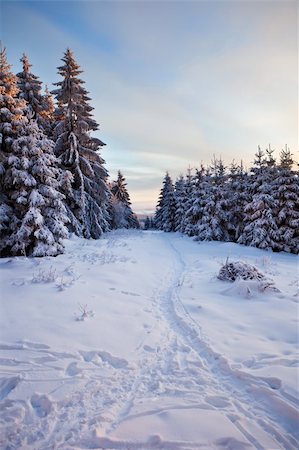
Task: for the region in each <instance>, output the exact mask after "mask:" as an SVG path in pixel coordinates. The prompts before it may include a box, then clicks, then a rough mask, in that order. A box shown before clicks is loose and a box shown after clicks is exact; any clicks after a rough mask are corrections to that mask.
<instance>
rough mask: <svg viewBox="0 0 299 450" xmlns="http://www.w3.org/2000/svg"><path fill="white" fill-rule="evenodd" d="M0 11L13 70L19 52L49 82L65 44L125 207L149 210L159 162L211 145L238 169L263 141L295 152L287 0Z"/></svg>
mask: <svg viewBox="0 0 299 450" xmlns="http://www.w3.org/2000/svg"><path fill="white" fill-rule="evenodd" d="M57 8H59V14H57ZM1 10H2V17H3V18H4V17H5V21H4V20H3V24H2V40H3V44H4V46H5V47H6V49H7V56H8V62H9V63H10V64H12V70H13V72H14V73H17V72H19V71H20V70H21V63H20V61H19V60H20V58H21V56H22V54H23V53H26V54H27V55H28V57H29V60H30V62H31V64H32V72H33V73H34V74H35V75H37V76H38V77H39V78H40V80H41V81H42V82H43V83H44V85H46V84H47V85H48V87H49V90H50V91H51V90H52V89H53V88H54V87H53V83H55V82H57V81H59V79H60V77H59V75H58V74H57V66H59V65H60V63H61V58H62V56H63V53H64V51H65V49H66V48H67V47H70V48H71V49H72V50H73V52H74V57H75V59H76V61H77V62H78V64H79V65H80V66H81V69H82V70H83V74H82V79H83V80H84V81H85V82H86V89H87V90H88V91H89V93H90V97H91V102H90V105H91V106H92V107H93V108H94V111H93V113H94V117H95V119H96V121H97V122H98V123H99V124H100V131H99V132H96V133H95V134H94V135H95V136H98V137H99V138H100V139H101V140H103V142H105V143H106V144H107V145H106V147H104V149H103V150H102V151H101V154H102V156H103V158H104V159H105V161H106V164H105V167H106V168H107V170H108V172H109V175H110V178H111V179H114V178H115V177H116V174H117V170H119V169H120V170H121V171H122V173H123V174H124V176H125V178H126V181H127V184H128V191H129V194H130V198H131V201H132V206H133V209H134V211H135V212H136V213H137V214H139V215H140V214H145V215H150V214H152V213H153V210H154V208H155V205H156V202H157V199H158V195H159V192H160V189H161V186H162V181H163V178H164V175H165V172H166V171H167V170H168V171H169V173H170V174H171V177H172V179H173V180H175V178H176V177H177V176H179V174H180V173H183V174H185V173H186V171H187V168H188V167H189V166H190V167H198V166H199V165H200V163H201V162H203V163H204V164H205V165H208V164H209V163H210V162H211V159H212V158H213V155H214V154H215V155H216V157H220V156H221V157H222V159H223V160H224V162H225V164H230V163H231V161H232V160H233V159H234V160H236V161H237V162H240V160H241V159H242V160H243V162H244V165H245V166H246V167H249V166H250V164H251V163H252V161H253V159H254V154H255V153H256V150H257V147H258V145H260V146H261V148H262V149H264V148H266V147H267V146H268V145H269V143H270V144H271V146H272V147H273V148H274V149H275V150H276V151H275V155H276V156H278V154H279V152H280V150H281V149H282V148H284V146H285V145H286V144H287V145H288V146H289V148H290V150H291V153H292V154H293V155H295V159H297V158H296V156H297V151H298V95H297V94H298V44H297V32H298V23H297V14H298V4H297V2H294V1H289V2H272V1H270V2H268V1H266V2H265V1H264V2H243V1H238V2H230V1H223V2H207V1H205V2H159V1H158V2H112V3H111V2H101V1H72V0H70V1H62V2H55V1H54V2H52V1H48V0H46V1H29V2H28V1H13V2H9V1H5V0H4V1H2V2H1ZM37 36H38V39H37V38H36V37H37Z"/></svg>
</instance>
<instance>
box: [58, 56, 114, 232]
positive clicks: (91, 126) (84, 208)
mask: <svg viewBox="0 0 299 450" xmlns="http://www.w3.org/2000/svg"><path fill="white" fill-rule="evenodd" d="M62 61H63V62H64V64H63V65H62V66H60V67H58V73H59V74H60V75H61V76H62V77H63V80H62V81H59V82H57V83H55V85H56V86H57V87H58V88H57V89H56V90H54V91H52V94H54V95H55V97H56V100H57V103H58V107H57V109H56V111H55V119H56V126H55V130H54V139H55V142H56V143H55V153H56V155H57V156H58V158H59V160H60V164H61V167H62V169H64V170H67V171H70V172H71V174H72V177H71V178H70V177H69V175H68V174H67V173H66V174H65V175H66V179H64V180H62V184H63V186H64V187H65V189H64V194H65V196H66V206H67V211H68V215H69V218H70V230H71V231H73V232H75V233H76V234H77V235H79V236H84V237H86V238H90V237H92V238H95V239H97V238H99V237H100V236H101V235H102V233H103V232H105V231H108V230H109V229H110V224H109V222H110V217H109V213H108V208H109V205H108V203H109V197H110V192H109V189H108V186H107V182H106V180H107V177H108V173H107V170H106V169H105V167H104V163H105V161H104V160H103V159H102V157H101V156H100V154H99V153H98V151H99V149H100V147H102V146H103V145H105V144H104V143H103V142H102V141H101V140H100V139H97V138H95V137H91V135H90V132H91V131H96V130H98V124H97V123H96V121H95V120H94V119H93V117H92V114H91V111H92V110H93V108H92V107H91V106H90V105H89V101H90V98H89V97H88V92H87V91H86V90H85V89H84V87H83V84H84V81H82V80H81V79H80V78H79V75H80V74H81V73H82V70H80V66H79V65H78V64H77V63H76V61H75V59H74V57H73V54H72V52H71V50H70V49H67V50H66V52H65V54H64V56H63V58H62Z"/></svg>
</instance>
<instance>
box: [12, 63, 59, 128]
mask: <svg viewBox="0 0 299 450" xmlns="http://www.w3.org/2000/svg"><path fill="white" fill-rule="evenodd" d="M20 61H21V63H22V67H23V70H22V72H19V73H17V78H18V83H17V85H18V88H19V94H18V96H19V98H22V99H24V100H26V102H27V106H28V108H29V110H30V113H31V117H32V118H33V119H36V120H37V123H38V125H39V126H41V127H42V128H43V129H44V131H45V132H46V131H47V128H48V127H49V118H50V117H51V108H53V106H54V105H53V103H52V104H51V102H50V99H49V93H48V94H46V95H43V94H42V82H41V81H40V80H39V78H38V76H36V75H34V74H33V73H32V72H31V71H30V68H31V67H32V64H30V62H29V59H28V57H27V56H26V55H25V54H23V56H22V58H21V59H20ZM52 113H53V110H52Z"/></svg>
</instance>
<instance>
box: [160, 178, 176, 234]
mask: <svg viewBox="0 0 299 450" xmlns="http://www.w3.org/2000/svg"><path fill="white" fill-rule="evenodd" d="M155 226H156V227H157V228H158V229H159V230H163V231H174V230H175V198H174V187H173V183H172V180H171V177H170V176H169V173H168V172H166V175H165V178H164V180H163V187H162V189H161V192H160V196H159V200H158V204H157V209H156V215H155Z"/></svg>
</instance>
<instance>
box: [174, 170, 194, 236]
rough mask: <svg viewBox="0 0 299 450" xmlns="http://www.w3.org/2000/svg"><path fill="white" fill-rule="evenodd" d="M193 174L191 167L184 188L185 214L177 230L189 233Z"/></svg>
mask: <svg viewBox="0 0 299 450" xmlns="http://www.w3.org/2000/svg"><path fill="white" fill-rule="evenodd" d="M193 182H194V179H193V175H192V169H191V167H189V168H188V170H187V175H186V178H185V189H184V198H183V199H182V201H183V208H184V211H183V214H182V222H181V227H180V229H178V230H177V231H181V232H182V233H188V229H189V225H190V223H189V218H188V217H187V211H189V210H190V208H191V207H192V197H193V187H194V186H193Z"/></svg>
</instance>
